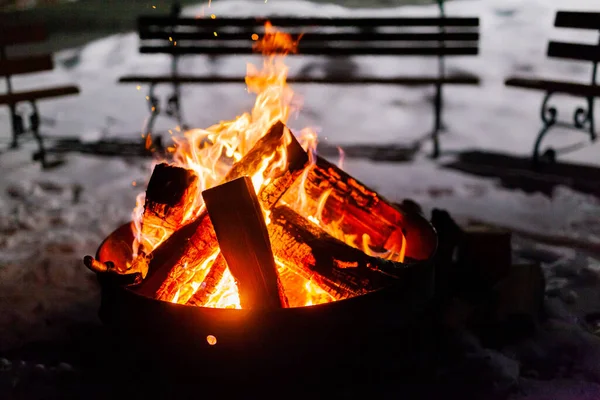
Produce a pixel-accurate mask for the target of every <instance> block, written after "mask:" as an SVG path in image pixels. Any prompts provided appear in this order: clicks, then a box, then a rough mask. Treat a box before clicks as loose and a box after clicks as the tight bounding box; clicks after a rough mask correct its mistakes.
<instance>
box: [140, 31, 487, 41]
mask: <svg viewBox="0 0 600 400" xmlns="http://www.w3.org/2000/svg"><path fill="white" fill-rule="evenodd" d="M251 35H252V34H251V33H249V32H223V33H221V32H219V33H218V36H217V37H215V35H214V33H213V31H212V30H210V31H208V30H202V31H200V30H198V31H193V32H169V31H167V30H161V31H152V30H140V32H139V37H140V39H142V40H151V39H161V40H170V39H172V40H173V41H182V40H210V41H221V40H244V41H250V40H252V39H251ZM477 40H479V33H477V32H445V33H438V32H422V33H421V32H414V33H413V32H405V33H360V32H357V33H305V34H303V35H302V38H301V40H300V43H307V42H331V41H343V42H369V41H371V42H379V41H381V42H389V41H465V42H469V41H477Z"/></svg>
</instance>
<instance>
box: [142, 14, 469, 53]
mask: <svg viewBox="0 0 600 400" xmlns="http://www.w3.org/2000/svg"><path fill="white" fill-rule="evenodd" d="M266 21H267V19H266V18H215V19H211V18H201V19H198V18H181V17H170V16H165V17H159V16H153V17H149V16H142V17H140V18H139V19H138V30H139V36H140V39H141V41H142V42H141V46H140V52H141V53H154V54H156V53H166V54H172V55H187V54H204V55H233V54H251V53H252V45H253V43H254V40H256V39H257V38H258V37H259V36H262V34H263V33H264V23H265V22H266ZM268 21H270V22H271V23H272V24H273V26H275V27H277V28H281V29H283V30H284V31H285V32H287V33H290V34H291V35H292V37H293V38H294V39H298V38H299V37H300V35H302V36H301V39H300V41H299V46H298V54H299V55H324V56H358V55H388V56H389V55H396V56H400V55H402V56H408V55H415V56H458V55H475V54H477V53H478V40H479V32H478V26H479V20H478V18H408V17H403V18H292V17H288V18H282V17H274V18H269V19H268Z"/></svg>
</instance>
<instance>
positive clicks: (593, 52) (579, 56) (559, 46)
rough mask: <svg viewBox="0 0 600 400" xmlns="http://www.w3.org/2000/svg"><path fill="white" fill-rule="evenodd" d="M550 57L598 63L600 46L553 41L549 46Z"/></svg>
mask: <svg viewBox="0 0 600 400" xmlns="http://www.w3.org/2000/svg"><path fill="white" fill-rule="evenodd" d="M548 57H556V58H566V59H569V60H583V61H593V62H598V61H600V46H598V45H591V44H579V43H565V42H555V41H551V42H550V43H549V45H548Z"/></svg>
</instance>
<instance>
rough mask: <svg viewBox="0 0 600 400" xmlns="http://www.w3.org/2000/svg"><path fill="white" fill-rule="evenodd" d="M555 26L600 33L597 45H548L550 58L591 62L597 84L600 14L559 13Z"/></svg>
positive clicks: (552, 43) (599, 51)
mask: <svg viewBox="0 0 600 400" xmlns="http://www.w3.org/2000/svg"><path fill="white" fill-rule="evenodd" d="M554 26H556V27H557V28H571V29H588V30H595V31H598V34H599V41H598V43H597V44H581V43H568V42H559V41H550V43H549V45H548V57H555V58H563V59H569V60H579V61H591V62H592V63H593V70H592V83H595V82H596V70H597V65H598V62H599V61H600V12H582V11H558V12H557V13H556V20H555V21H554Z"/></svg>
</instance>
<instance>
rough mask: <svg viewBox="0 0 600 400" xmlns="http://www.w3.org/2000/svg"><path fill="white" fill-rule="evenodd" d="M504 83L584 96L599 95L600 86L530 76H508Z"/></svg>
mask: <svg viewBox="0 0 600 400" xmlns="http://www.w3.org/2000/svg"><path fill="white" fill-rule="evenodd" d="M504 84H505V85H506V86H513V87H519V88H524V89H533V90H542V91H546V92H553V93H564V94H572V95H575V96H583V97H599V96H600V86H598V85H588V84H585V83H578V82H567V81H551V80H545V79H529V78H518V77H512V78H508V79H507V80H506V81H505V82H504Z"/></svg>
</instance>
